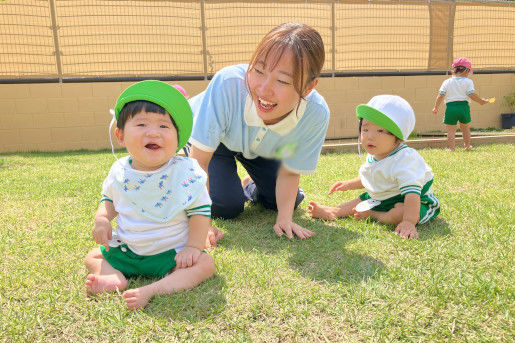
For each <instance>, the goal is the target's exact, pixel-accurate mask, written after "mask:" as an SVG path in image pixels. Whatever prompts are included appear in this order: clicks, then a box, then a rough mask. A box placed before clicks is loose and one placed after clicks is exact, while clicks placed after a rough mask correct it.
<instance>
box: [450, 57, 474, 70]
mask: <svg viewBox="0 0 515 343" xmlns="http://www.w3.org/2000/svg"><path fill="white" fill-rule="evenodd" d="M456 67H465V68H467V69H472V63H471V62H470V60H469V59H468V58H466V57H459V58H457V59H455V60H454V62H452V68H456Z"/></svg>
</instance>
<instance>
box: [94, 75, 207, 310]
mask: <svg viewBox="0 0 515 343" xmlns="http://www.w3.org/2000/svg"><path fill="white" fill-rule="evenodd" d="M114 112H115V117H116V126H117V127H116V129H115V135H116V138H117V140H118V143H120V145H122V146H124V147H125V148H126V149H127V151H128V152H129V156H126V157H124V158H121V159H119V160H117V161H116V162H115V163H114V164H113V166H112V167H111V170H110V171H109V174H108V175H107V177H106V179H105V180H104V183H103V186H102V198H101V200H100V206H99V208H98V210H97V213H96V215H95V225H94V227H93V239H94V240H95V242H97V243H98V244H100V247H98V248H95V249H93V250H92V251H91V252H90V253H89V254H88V255H87V256H86V267H87V269H88V271H89V273H90V274H89V275H88V276H87V280H86V292H87V294H88V296H89V295H93V294H98V293H102V292H111V291H115V290H119V291H124V292H123V294H122V296H123V298H124V299H125V301H126V303H127V307H128V308H129V309H131V310H134V309H137V308H142V307H145V306H146V305H147V303H148V301H149V300H150V299H151V298H152V297H153V296H154V295H157V294H171V293H173V292H177V291H180V290H183V289H190V288H193V287H195V286H197V285H198V284H200V283H201V282H203V281H204V280H206V279H208V278H209V277H211V276H212V275H213V273H214V271H215V265H214V261H213V258H212V257H211V256H209V255H208V254H207V253H205V252H203V248H204V246H205V242H206V236H207V232H208V228H209V225H210V216H211V199H210V198H209V194H208V192H207V189H206V180H207V177H206V174H205V172H204V171H203V170H202V168H200V166H199V165H198V163H197V162H196V160H193V159H189V158H186V157H180V156H176V152H177V151H179V150H180V149H181V148H182V147H184V145H185V144H186V142H187V141H188V139H189V137H190V134H191V129H192V124H193V116H192V112H191V108H190V106H189V104H188V101H187V100H186V98H185V97H184V96H183V95H182V94H181V92H180V91H179V90H177V89H176V88H174V87H173V86H170V85H168V84H166V83H164V82H161V81H142V82H139V83H136V84H134V85H132V86H130V87H129V88H127V89H126V90H125V91H124V92H123V93H122V94H121V95H120V97H119V98H118V101H117V102H116V106H115V110H114ZM114 218H116V222H117V227H116V230H113V228H112V226H111V221H112V220H113V219H114ZM131 276H146V277H151V278H159V280H158V281H155V282H153V283H151V284H149V285H146V286H144V287H140V288H136V289H129V290H125V289H126V287H127V277H131Z"/></svg>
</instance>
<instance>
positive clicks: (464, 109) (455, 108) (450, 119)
mask: <svg viewBox="0 0 515 343" xmlns="http://www.w3.org/2000/svg"><path fill="white" fill-rule="evenodd" d="M446 106H447V107H446V108H445V117H444V118H443V123H444V124H447V125H456V124H457V123H458V122H460V123H462V124H468V123H470V121H471V119H470V106H469V103H468V101H452V102H448V103H447V105H446Z"/></svg>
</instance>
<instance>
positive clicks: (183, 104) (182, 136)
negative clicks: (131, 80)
mask: <svg viewBox="0 0 515 343" xmlns="http://www.w3.org/2000/svg"><path fill="white" fill-rule="evenodd" d="M139 100H145V101H149V102H153V103H155V104H157V105H159V106H161V107H163V108H164V109H165V110H166V111H167V112H168V113H169V114H170V116H171V117H172V118H173V121H174V122H175V124H176V125H177V131H178V132H177V151H179V150H180V149H182V148H183V147H184V146H185V145H186V143H187V142H188V139H189V138H190V135H191V130H192V127H193V113H192V112H191V107H190V104H189V103H188V100H186V98H185V97H184V95H182V93H181V92H180V91H179V90H178V89H176V88H174V87H173V86H170V85H169V84H167V83H165V82H162V81H157V80H146V81H141V82H138V83H135V84H133V85H131V86H129V87H128V88H127V89H126V90H124V91H123V92H122V94H120V96H119V97H118V100H117V101H116V105H115V107H114V113H115V116H116V120H118V116H119V115H120V111H121V110H122V108H123V106H125V104H127V103H129V102H131V101H139Z"/></svg>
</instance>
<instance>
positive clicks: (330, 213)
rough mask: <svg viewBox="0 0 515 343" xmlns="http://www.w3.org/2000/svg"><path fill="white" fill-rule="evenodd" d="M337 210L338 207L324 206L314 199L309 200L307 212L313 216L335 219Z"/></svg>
mask: <svg viewBox="0 0 515 343" xmlns="http://www.w3.org/2000/svg"><path fill="white" fill-rule="evenodd" d="M338 211H339V208H338V207H329V206H324V205H320V204H319V203H317V202H314V201H310V202H309V206H308V213H309V215H310V216H311V217H313V218H322V219H325V220H335V219H336V218H338Z"/></svg>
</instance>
